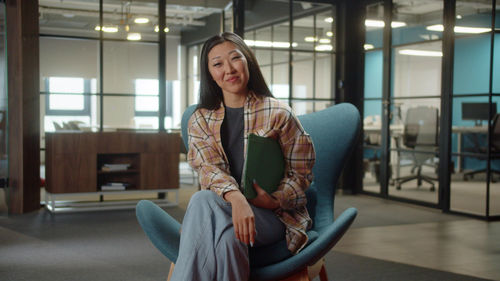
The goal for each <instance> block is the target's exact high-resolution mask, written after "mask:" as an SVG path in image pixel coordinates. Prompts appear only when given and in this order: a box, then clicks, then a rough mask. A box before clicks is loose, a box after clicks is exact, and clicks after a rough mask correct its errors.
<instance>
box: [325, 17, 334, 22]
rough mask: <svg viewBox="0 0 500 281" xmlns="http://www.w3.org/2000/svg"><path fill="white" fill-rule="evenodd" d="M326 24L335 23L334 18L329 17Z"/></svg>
mask: <svg viewBox="0 0 500 281" xmlns="http://www.w3.org/2000/svg"><path fill="white" fill-rule="evenodd" d="M325 21H326V22H329V23H332V22H333V18H332V17H328V18H326V19H325Z"/></svg>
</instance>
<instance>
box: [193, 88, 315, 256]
mask: <svg viewBox="0 0 500 281" xmlns="http://www.w3.org/2000/svg"><path fill="white" fill-rule="evenodd" d="M223 120H224V106H223V105H222V104H221V106H220V107H219V108H218V109H216V110H208V109H203V108H201V109H197V110H196V111H195V112H194V113H193V115H192V116H191V119H190V120H189V126H188V136H189V138H188V140H189V152H188V161H189V164H190V165H191V167H193V169H195V170H196V171H197V172H198V174H199V178H200V185H201V188H202V189H210V190H212V191H214V192H216V193H217V194H218V195H219V196H222V197H223V195H224V194H225V193H226V192H229V191H232V190H239V183H237V182H236V180H235V179H234V178H233V177H232V176H231V173H230V170H229V162H228V160H227V157H226V154H225V152H224V149H223V147H222V142H221V136H220V130H221V125H222V121H223ZM250 133H254V134H257V135H259V136H264V137H273V138H275V139H278V140H279V142H280V144H281V148H282V151H283V154H284V156H285V162H286V168H285V177H284V178H283V180H282V181H281V183H280V185H279V187H278V190H277V191H276V192H273V194H272V196H274V197H275V198H277V199H278V200H279V202H280V208H278V209H277V210H275V213H276V214H277V215H278V217H279V218H280V220H281V221H282V222H283V223H284V224H285V226H286V241H287V245H288V249H289V250H290V251H291V252H292V253H294V254H295V253H297V252H299V251H300V250H301V249H302V248H303V247H304V246H305V245H306V243H307V241H308V237H307V234H306V230H307V229H308V228H310V227H311V224H312V221H311V218H310V217H309V213H308V212H307V209H306V203H307V199H306V195H305V193H304V192H305V190H306V189H307V188H308V187H309V185H310V184H311V181H312V172H311V170H312V167H313V165H314V161H315V153H314V147H313V144H312V141H311V137H310V136H309V135H308V134H307V133H306V132H305V131H304V129H303V128H302V125H301V124H300V122H299V121H298V119H297V117H296V116H295V115H294V113H293V112H292V110H291V108H290V107H289V106H288V105H287V104H285V103H282V102H279V101H278V100H276V99H274V98H271V97H259V96H256V95H255V94H253V93H252V92H250V93H249V95H248V97H247V99H246V102H245V105H244V136H245V140H244V151H246V145H247V139H248V134H250ZM223 198H224V197H223Z"/></svg>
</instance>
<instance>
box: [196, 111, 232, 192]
mask: <svg viewBox="0 0 500 281" xmlns="http://www.w3.org/2000/svg"><path fill="white" fill-rule="evenodd" d="M188 143H189V151H188V154H187V158H188V162H189V165H191V167H192V168H193V169H194V170H195V171H196V172H197V173H198V176H199V182H200V185H201V188H202V189H210V190H212V191H214V192H215V193H217V194H218V195H219V196H221V197H222V198H224V194H225V193H226V192H229V191H232V190H239V188H238V183H237V182H236V180H235V179H234V178H233V177H232V176H231V175H230V174H229V173H228V172H227V170H228V167H227V163H226V161H224V158H223V155H222V152H221V151H220V150H219V148H218V146H217V144H216V140H215V136H214V135H213V134H212V133H211V132H210V131H209V129H208V125H207V122H206V120H205V119H204V118H203V116H202V115H201V114H199V113H198V112H195V113H194V114H193V116H191V119H190V120H189V125H188Z"/></svg>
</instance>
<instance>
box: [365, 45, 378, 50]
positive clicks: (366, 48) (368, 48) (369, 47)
mask: <svg viewBox="0 0 500 281" xmlns="http://www.w3.org/2000/svg"><path fill="white" fill-rule="evenodd" d="M363 47H364V48H365V50H371V49H374V48H375V46H373V45H372V44H365V45H363Z"/></svg>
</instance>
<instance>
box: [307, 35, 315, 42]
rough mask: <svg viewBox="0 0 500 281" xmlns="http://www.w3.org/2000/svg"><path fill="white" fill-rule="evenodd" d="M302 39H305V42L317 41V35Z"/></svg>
mask: <svg viewBox="0 0 500 281" xmlns="http://www.w3.org/2000/svg"><path fill="white" fill-rule="evenodd" d="M304 41H306V42H317V41H318V37H312V36H307V37H306V38H304Z"/></svg>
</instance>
